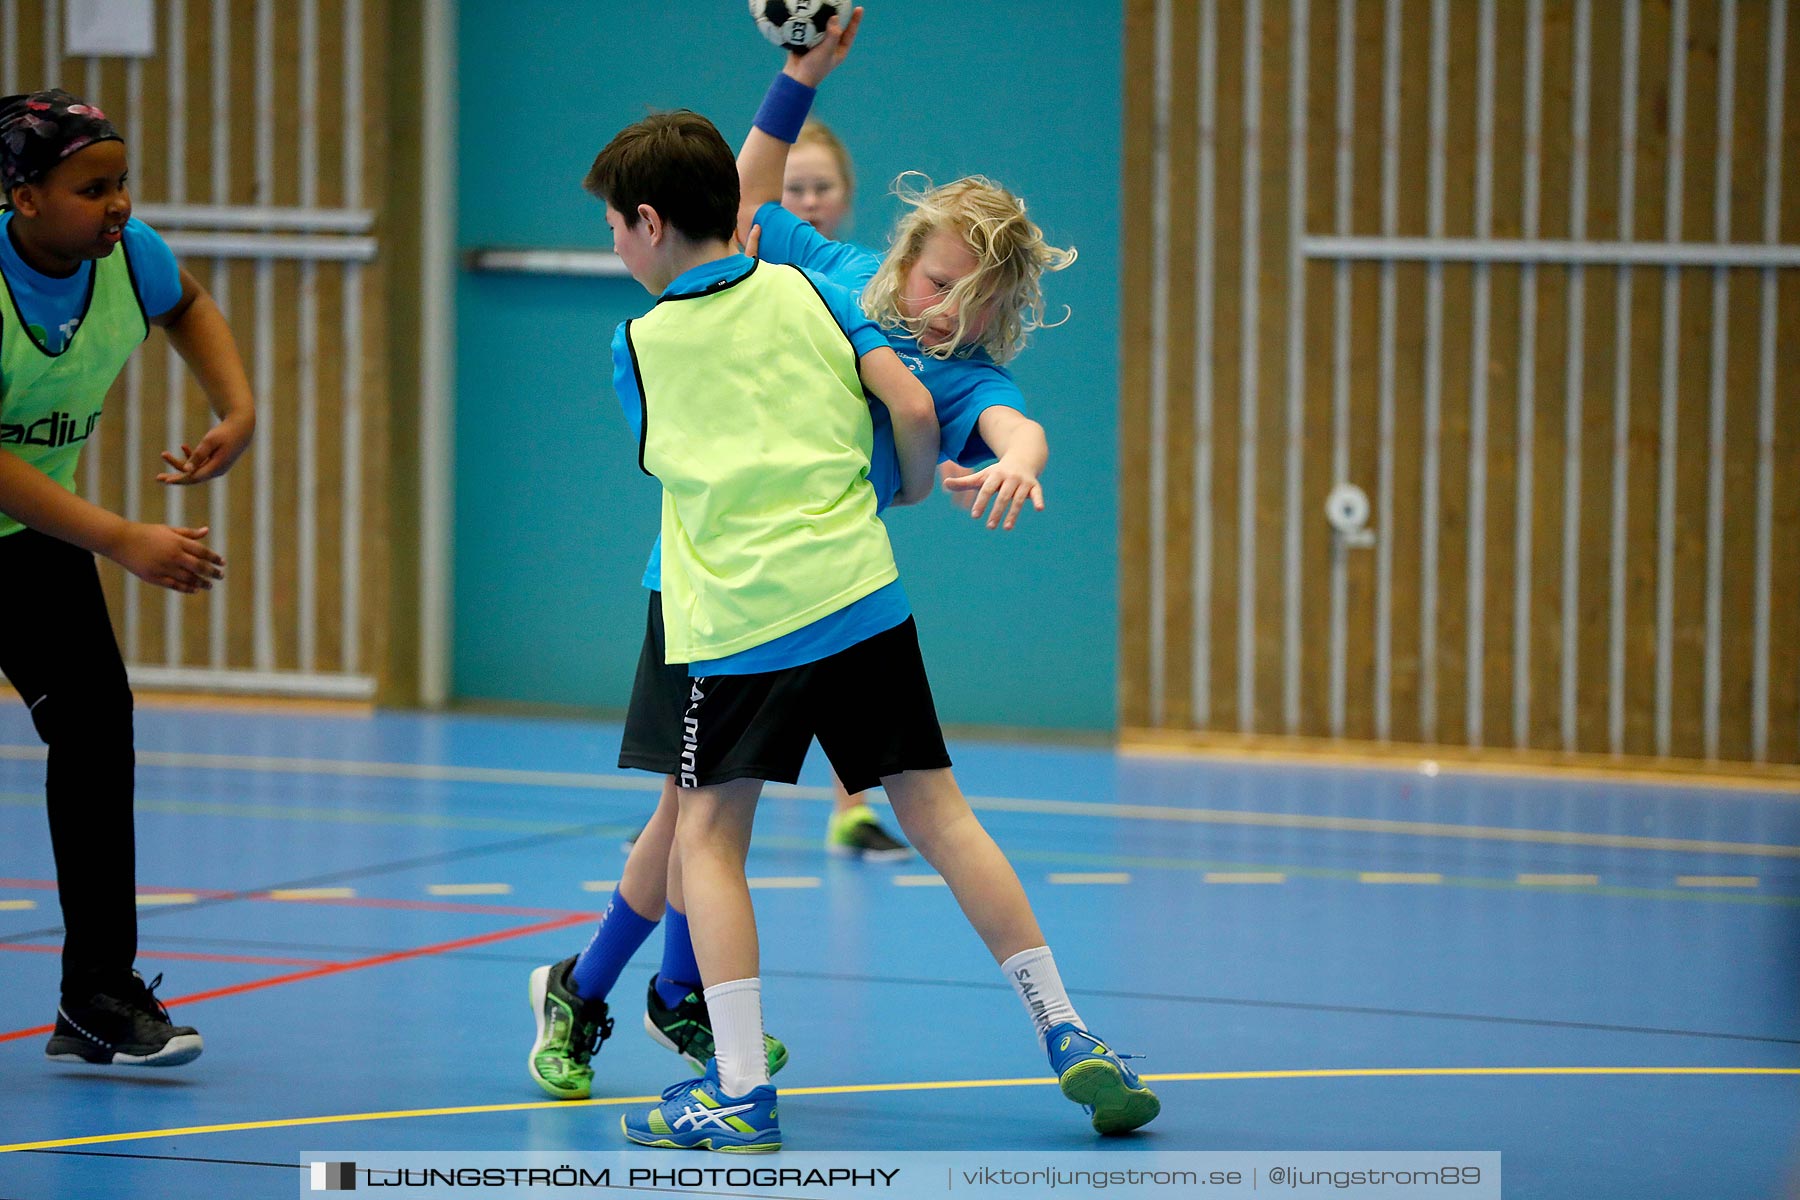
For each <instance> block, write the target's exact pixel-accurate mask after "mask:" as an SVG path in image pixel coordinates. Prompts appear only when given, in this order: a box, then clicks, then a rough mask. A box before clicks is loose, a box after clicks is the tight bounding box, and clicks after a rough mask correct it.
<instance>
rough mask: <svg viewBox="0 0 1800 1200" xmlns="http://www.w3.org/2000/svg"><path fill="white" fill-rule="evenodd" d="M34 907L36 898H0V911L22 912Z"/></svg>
mask: <svg viewBox="0 0 1800 1200" xmlns="http://www.w3.org/2000/svg"><path fill="white" fill-rule="evenodd" d="M36 907H37V901H36V900H0V912H24V911H26V910H27V909H32V908H36Z"/></svg>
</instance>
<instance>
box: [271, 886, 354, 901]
mask: <svg viewBox="0 0 1800 1200" xmlns="http://www.w3.org/2000/svg"><path fill="white" fill-rule="evenodd" d="M355 897H356V889H355V888H347V887H316V888H276V889H275V890H274V891H272V892H270V893H269V899H271V900H352V899H355Z"/></svg>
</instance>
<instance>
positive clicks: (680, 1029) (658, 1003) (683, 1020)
mask: <svg viewBox="0 0 1800 1200" xmlns="http://www.w3.org/2000/svg"><path fill="white" fill-rule="evenodd" d="M656 980H657V976H655V975H652V976H651V977H650V995H649V996H648V997H647V998H646V999H645V1000H644V1032H645V1033H647V1034H649V1035H650V1039H651V1040H652V1041H654V1042H655V1043H656V1044H657V1045H659V1046H661V1047H663V1048H664V1049H666V1050H673V1051H674V1052H675V1053H677V1054H679V1055H681V1057H683V1058H685V1059H687V1062H688V1066H690V1067H692V1068H694V1070H696V1071H704V1070H706V1060H707V1059H709V1058H711V1057H712V1056H713V1031H712V1016H711V1014H709V1013H708V1012H707V1011H706V999H705V997H703V996H701V995H700V993H699V992H689V993H688V994H687V995H685V996H683V997H682V998H681V1003H679V1004H677V1005H675V1006H674V1007H673V1008H671V1007H670V1006H668V1005H667V1004H664V1003H663V999H662V996H661V994H659V993H658V992H657V990H656ZM763 1052H764V1053H765V1054H767V1055H768V1066H769V1074H770V1075H771V1076H773V1075H774V1074H775V1072H777V1071H779V1070H781V1068H783V1067H785V1066H787V1060H788V1052H787V1047H786V1046H784V1045H782V1044H781V1042H780V1040H779V1039H777V1038H775V1037H773V1036H771V1035H770V1034H767V1033H765V1034H763Z"/></svg>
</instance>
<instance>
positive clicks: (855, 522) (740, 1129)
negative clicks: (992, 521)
mask: <svg viewBox="0 0 1800 1200" xmlns="http://www.w3.org/2000/svg"><path fill="white" fill-rule="evenodd" d="M587 187H588V190H589V191H591V192H593V193H594V194H595V195H597V196H599V197H600V198H602V199H603V200H605V201H606V206H607V207H606V219H607V223H608V225H609V226H611V228H612V231H613V238H614V245H615V248H616V249H617V251H618V253H619V256H620V257H621V258H622V259H624V261H625V264H626V266H627V267H628V268H629V269H630V270H631V273H632V275H633V277H634V278H636V279H637V280H638V281H639V282H640V283H642V284H644V285H645V287H646V288H648V289H649V290H650V291H651V292H652V293H655V294H657V295H658V296H659V301H658V304H657V307H656V308H655V309H654V310H653V311H652V313H651V314H650V315H649V316H647V317H644V318H641V319H639V320H635V321H628V322H626V324H625V325H624V326H623V327H622V329H621V330H620V333H619V335H618V336H617V337H615V339H614V383H615V387H616V389H617V390H618V391H619V393H620V399H621V402H622V404H623V406H624V408H625V414H626V419H627V421H628V422H629V423H631V424H632V426H633V428H634V430H635V431H636V432H637V434H638V437H639V462H640V465H641V466H642V467H643V468H644V470H645V471H647V472H648V473H650V474H652V475H655V476H656V477H657V479H658V480H660V481H661V483H662V485H663V517H662V536H661V562H660V564H653V566H657V565H659V566H660V580H661V587H662V592H661V597H660V602H659V603H653V605H652V609H651V614H650V617H651V628H650V630H649V631H648V633H647V638H646V644H654V643H656V642H657V641H659V640H660V641H661V642H662V643H663V645H664V646H665V650H664V654H663V661H664V663H666V664H682V663H685V664H687V668H686V678H685V687H684V693H685V704H684V705H681V706H676V707H673V708H671V706H669V705H668V704H667V703H666V701H667V697H666V696H663V695H661V694H660V692H661V689H663V688H665V687H666V686H667V682H668V679H667V677H668V675H670V674H672V673H673V672H674V670H675V669H678V668H672V669H671V671H668V672H663V673H662V674H661V675H660V676H659V675H657V674H656V673H655V672H645V671H644V670H643V669H642V664H640V673H639V677H638V686H637V687H636V688H634V691H633V696H632V709H633V715H632V717H631V718H628V725H629V724H631V722H632V721H634V720H641V719H643V718H644V717H645V716H649V717H651V718H653V719H655V720H659V721H667V722H670V723H671V726H673V723H675V722H677V721H678V723H679V730H678V736H679V739H680V755H679V761H678V763H677V764H675V771H674V774H675V777H676V782H677V784H678V808H679V815H678V817H677V827H676V835H675V836H676V842H677V845H678V849H679V860H680V866H679V871H680V879H681V884H682V889H683V891H684V893H685V898H686V903H687V912H688V922H689V929H690V931H691V933H692V940H693V948H694V954H695V958H696V960H697V964H698V966H699V973H700V977H701V980H702V981H703V983H704V984H705V988H704V1000H705V1005H706V1008H707V1011H708V1013H709V1015H710V1020H711V1026H712V1030H711V1032H712V1043H713V1055H712V1057H711V1058H710V1059H708V1060H707V1062H706V1063H705V1066H704V1074H703V1075H702V1076H701V1077H700V1078H699V1079H692V1080H684V1081H683V1082H681V1083H678V1084H675V1085H674V1086H672V1087H670V1088H668V1089H667V1090H665V1091H664V1093H663V1097H662V1101H661V1103H659V1104H658V1105H657V1106H656V1107H654V1108H651V1109H649V1110H648V1111H646V1112H638V1113H632V1114H628V1115H627V1116H625V1117H623V1118H621V1120H620V1125H621V1128H622V1129H623V1130H624V1132H625V1134H626V1136H627V1137H628V1138H630V1139H631V1140H632V1141H634V1142H638V1143H640V1144H642V1145H649V1146H659V1147H668V1148H676V1149H708V1150H724V1151H732V1152H740V1153H741V1152H757V1151H769V1150H777V1149H779V1148H780V1146H781V1130H780V1124H779V1120H778V1118H777V1110H776V1093H775V1089H774V1087H773V1086H772V1085H771V1084H770V1083H769V1074H770V1070H771V1066H772V1065H773V1064H771V1062H770V1061H769V1058H770V1048H769V1047H768V1046H767V1044H766V1043H765V1039H764V1034H763V1021H762V992H761V981H760V979H759V978H758V972H759V966H758V944H757V932H756V924H755V916H754V913H753V911H752V908H751V903H750V894H749V890H748V887H747V885H746V882H745V877H744V863H745V857H746V855H747V853H748V849H749V842H750V829H751V821H752V817H753V816H754V813H755V808H756V802H757V799H758V797H759V796H760V794H761V791H762V786H763V782H764V781H766V780H776V781H781V782H790V783H791V782H794V781H795V780H796V779H797V778H798V774H799V769H800V766H801V763H802V761H803V759H804V758H805V755H806V750H807V746H808V744H809V743H810V742H811V740H812V739H813V738H814V737H817V738H818V740H819V744H820V746H821V748H822V749H823V750H824V751H825V753H826V756H827V758H829V759H830V760H831V764H832V766H833V768H834V769H835V770H836V772H837V774H838V777H839V778H840V779H841V780H842V781H843V783H844V786H845V787H846V788H847V789H848V790H850V791H851V792H856V791H861V790H863V789H866V788H869V787H873V786H875V785H876V784H878V783H879V784H881V785H882V786H884V787H885V788H886V789H887V792H888V795H889V797H890V799H891V800H892V801H893V804H894V810H895V812H896V813H897V814H899V815H900V817H901V820H902V822H903V823H904V824H905V825H906V826H907V828H908V832H909V834H910V835H911V836H913V838H914V843H915V845H918V846H919V848H920V850H921V852H922V853H924V854H925V856H926V857H927V859H928V860H929V861H931V863H932V865H933V866H935V867H937V868H938V869H939V871H940V873H941V874H942V875H943V876H944V878H945V880H946V882H948V883H949V884H950V886H951V888H952V890H953V891H955V893H956V897H957V900H958V902H959V903H960V904H961V905H962V907H963V909H964V911H965V912H966V913H967V914H968V915H969V917H970V920H971V922H972V923H973V924H974V925H975V927H976V930H977V932H978V933H979V934H980V935H981V937H982V938H983V940H984V941H985V942H987V944H988V945H989V947H990V949H992V950H994V952H995V954H996V958H997V960H999V961H1001V962H1002V963H1003V965H1004V966H1005V968H1006V970H1007V973H1008V975H1009V977H1017V978H1018V979H1021V980H1025V981H1028V982H1029V985H1030V986H1029V998H1028V1000H1027V1003H1028V1005H1035V1006H1037V1008H1039V1009H1041V1010H1043V1012H1044V1013H1045V1015H1046V1019H1047V1020H1049V1021H1051V1022H1054V1020H1055V1017H1056V1014H1059V1013H1061V1012H1062V1011H1063V1010H1067V1009H1068V1004H1067V997H1066V995H1065V994H1064V993H1063V991H1062V987H1061V982H1060V979H1058V978H1057V977H1056V973H1055V967H1054V964H1053V963H1052V962H1051V960H1050V955H1049V951H1048V949H1047V948H1045V947H1044V939H1043V934H1042V932H1041V931H1040V930H1039V928H1038V926H1037V922H1036V919H1035V918H1034V917H1033V916H1032V913H1031V909H1030V905H1029V904H1028V903H1027V902H1026V900H1025V896H1024V891H1023V889H1022V888H1021V887H1020V886H1019V881H1018V876H1017V875H1016V874H1015V873H1014V872H1013V870H1012V868H1011V866H1010V864H1008V863H1007V861H1006V859H1005V857H1004V855H1002V854H1001V852H1000V850H999V848H998V847H997V846H995V844H994V842H993V840H992V839H991V838H990V837H988V835H987V834H986V832H985V831H984V830H982V829H981V826H980V823H979V822H978V821H977V820H976V819H975V817H974V814H973V813H972V812H971V811H970V810H969V806H968V803H967V801H966V800H965V799H964V798H963V796H962V794H961V792H960V791H959V790H958V789H957V787H956V784H955V781H954V779H953V778H952V777H951V775H950V771H949V767H950V759H949V755H948V753H947V752H946V751H945V748H944V742H943V735H942V732H941V731H940V730H939V728H938V722H937V714H936V711H935V708H934V706H933V704H932V699H931V688H930V684H929V683H928V682H927V680H926V677H925V669H924V664H923V662H922V660H921V658H920V654H919V645H918V635H917V631H916V629H915V627H914V624H913V621H912V618H911V613H910V608H909V606H908V605H907V602H906V598H905V595H904V593H903V592H902V591H901V590H900V585H899V582H898V572H897V570H896V569H895V567H894V565H893V554H892V550H891V549H890V548H889V546H888V543H887V536H886V533H885V531H884V530H883V528H882V526H881V522H880V520H879V519H878V518H877V516H876V508H877V504H876V497H875V495H874V492H873V489H872V486H871V484H870V483H869V478H868V477H869V463H870V448H871V445H872V442H873V429H872V424H871V420H870V414H869V408H868V405H867V403H866V401H865V399H864V396H863V391H862V389H863V388H864V387H866V388H867V389H868V391H870V392H872V393H873V394H874V396H875V398H876V399H878V400H880V401H881V402H882V403H883V404H884V405H885V406H886V407H887V410H888V412H889V414H890V416H891V418H892V422H893V431H894V435H895V447H896V450H897V451H898V457H899V462H900V474H901V477H902V484H901V488H900V493H899V496H898V502H900V503H910V502H916V501H917V500H919V499H921V498H923V497H924V496H925V495H926V494H928V493H929V491H930V490H931V484H932V479H933V473H934V468H935V465H936V457H937V448H938V432H939V431H938V427H937V421H936V417H935V414H934V412H933V405H932V400H931V396H930V394H929V392H927V391H926V389H925V388H924V387H923V385H921V384H919V383H918V382H917V381H916V380H915V379H914V378H913V376H912V374H911V372H910V371H909V370H908V369H907V368H906V367H905V366H904V365H903V364H902V363H901V361H900V359H899V357H898V356H897V355H896V354H895V353H894V352H893V350H892V349H891V347H890V346H889V345H888V339H887V338H886V337H885V336H884V335H883V333H882V331H881V330H880V328H879V326H877V325H876V324H875V322H874V321H873V320H872V319H871V318H869V317H867V316H865V315H864V314H863V313H862V311H861V309H860V307H859V306H858V304H857V301H856V297H855V296H854V294H852V293H850V292H849V291H847V290H846V289H844V288H842V287H839V286H837V285H835V284H833V283H831V282H830V281H829V280H827V279H825V278H824V277H823V276H818V275H814V274H812V273H810V272H807V271H804V270H801V269H798V268H795V267H792V266H784V265H780V264H776V263H768V262H763V263H758V262H756V261H754V260H751V259H748V258H745V257H743V256H742V255H738V254H734V253H732V252H731V241H732V238H733V236H734V228H735V224H736V217H737V209H738V204H739V200H740V194H739V184H738V177H737V170H736V165H735V163H734V162H733V159H732V156H731V151H730V150H729V148H727V147H726V146H725V144H724V141H723V139H721V138H720V137H719V135H718V131H717V130H716V129H714V128H713V127H712V126H711V124H710V123H708V122H706V121H705V119H704V118H700V117H697V116H695V115H694V114H692V113H671V114H664V115H662V116H659V117H652V118H649V119H648V120H646V121H643V122H639V123H638V124H637V125H634V126H631V127H630V128H628V129H626V130H625V131H623V132H622V133H620V134H619V135H618V136H617V137H616V138H614V139H613V141H612V143H610V144H609V145H608V146H607V148H606V149H605V150H603V151H602V152H601V154H600V156H599V158H598V159H596V160H595V163H594V167H593V170H592V171H591V172H590V173H589V175H588V180H587ZM678 682H679V681H678ZM640 693H644V694H640ZM676 714H679V716H678V717H677V715H676ZM647 765H648V764H647ZM653 769H659V770H667V767H665V766H662V765H661V764H660V763H659V764H656V765H654V767H653ZM674 870H675V868H674V867H672V868H671V871H672V872H673V871H674ZM671 884H672V885H673V878H672V879H671ZM609 911H610V910H609ZM640 920H641V918H640ZM1021 994H1022V995H1026V994H1027V993H1026V992H1024V991H1022V992H1021ZM1068 1013H1069V1016H1070V1017H1072V1010H1068ZM576 1015H577V1016H578V1017H579V1018H581V1019H583V1020H586V1019H587V1018H588V1017H589V1016H591V1017H592V1024H593V1027H594V1036H595V1037H596V1038H597V1039H603V1038H604V1037H605V1036H606V1034H607V1033H610V1021H609V1020H607V1019H606V1017H605V1014H604V1009H603V1007H598V1008H596V1010H595V1012H594V1013H592V1014H587V1013H585V1011H584V1012H583V1013H578V1014H576ZM1053 1031H1055V1032H1058V1033H1061V1034H1063V1035H1064V1036H1063V1037H1062V1041H1064V1042H1066V1043H1067V1045H1066V1046H1064V1047H1062V1050H1061V1052H1062V1053H1064V1054H1066V1055H1067V1056H1069V1058H1070V1061H1071V1064H1072V1065H1071V1067H1070V1069H1069V1070H1068V1071H1065V1072H1064V1073H1063V1083H1064V1087H1063V1090H1064V1092H1065V1093H1066V1094H1068V1095H1070V1096H1071V1097H1072V1098H1076V1099H1078V1100H1081V1101H1082V1102H1083V1103H1085V1104H1089V1105H1090V1106H1091V1107H1092V1108H1093V1109H1094V1111H1095V1124H1096V1126H1097V1127H1098V1128H1100V1129H1101V1131H1102V1132H1116V1131H1122V1130H1124V1129H1128V1128H1135V1127H1137V1126H1139V1125H1142V1124H1143V1123H1144V1122H1146V1121H1148V1120H1150V1119H1151V1118H1152V1117H1153V1116H1154V1115H1155V1113H1156V1100H1155V1097H1154V1096H1153V1095H1151V1094H1150V1092H1149V1089H1147V1088H1142V1087H1141V1086H1138V1085H1137V1081H1136V1080H1135V1078H1134V1077H1131V1076H1129V1074H1128V1073H1127V1072H1124V1071H1122V1070H1121V1069H1120V1068H1119V1064H1118V1062H1117V1059H1116V1058H1115V1057H1113V1056H1112V1054H1111V1051H1109V1050H1108V1049H1107V1047H1106V1046H1105V1045H1104V1044H1102V1043H1100V1042H1099V1041H1098V1040H1097V1039H1094V1038H1092V1037H1091V1036H1089V1035H1088V1034H1086V1032H1085V1030H1083V1029H1080V1028H1079V1026H1078V1025H1075V1024H1072V1025H1069V1026H1068V1027H1067V1030H1066V1031H1065V1030H1064V1028H1063V1027H1062V1026H1055V1025H1053ZM540 1040H542V1039H541V1038H540ZM1077 1042H1079V1043H1080V1044H1079V1045H1077V1044H1076V1043H1077ZM1095 1048H1097V1051H1095ZM1050 1049H1051V1052H1052V1056H1053V1061H1056V1059H1055V1055H1056V1054H1057V1053H1058V1049H1057V1047H1055V1046H1051V1047H1050ZM1077 1059H1079V1060H1081V1061H1079V1062H1076V1061H1075V1060H1077ZM1127 1081H1129V1083H1127ZM1090 1084H1091V1086H1090Z"/></svg>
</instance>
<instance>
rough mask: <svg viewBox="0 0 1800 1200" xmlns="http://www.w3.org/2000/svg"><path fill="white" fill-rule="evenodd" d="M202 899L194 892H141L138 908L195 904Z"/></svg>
mask: <svg viewBox="0 0 1800 1200" xmlns="http://www.w3.org/2000/svg"><path fill="white" fill-rule="evenodd" d="M199 899H200V897H199V896H198V895H196V894H195V893H193V892H139V893H138V898H137V902H138V907H139V908H148V907H152V906H155V905H158V904H193V903H195V902H196V901H198V900H199Z"/></svg>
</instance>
